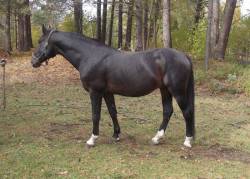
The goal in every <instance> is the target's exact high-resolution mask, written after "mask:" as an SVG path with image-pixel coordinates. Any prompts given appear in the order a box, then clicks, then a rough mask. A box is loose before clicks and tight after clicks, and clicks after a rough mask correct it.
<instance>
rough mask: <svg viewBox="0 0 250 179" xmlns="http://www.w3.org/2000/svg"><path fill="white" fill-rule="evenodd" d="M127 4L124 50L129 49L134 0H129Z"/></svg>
mask: <svg viewBox="0 0 250 179" xmlns="http://www.w3.org/2000/svg"><path fill="white" fill-rule="evenodd" d="M128 6H129V7H128V20H127V30H126V41H125V47H124V50H129V49H130V47H131V34H132V23H133V13H134V11H133V9H134V0H129V4H128Z"/></svg>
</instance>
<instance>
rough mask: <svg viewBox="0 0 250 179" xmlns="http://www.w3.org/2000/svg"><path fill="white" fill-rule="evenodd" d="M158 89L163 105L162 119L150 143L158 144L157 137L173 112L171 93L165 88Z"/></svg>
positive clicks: (161, 134) (164, 129)
mask: <svg viewBox="0 0 250 179" xmlns="http://www.w3.org/2000/svg"><path fill="white" fill-rule="evenodd" d="M160 90H161V97H162V106H163V121H162V123H161V126H160V129H159V131H158V132H157V134H156V136H155V137H154V138H152V144H159V139H161V138H162V137H163V135H164V133H165V131H166V128H167V125H168V122H169V120H170V117H171V115H172V114H173V103H172V94H171V93H170V92H169V91H168V90H167V89H166V88H161V89H160Z"/></svg>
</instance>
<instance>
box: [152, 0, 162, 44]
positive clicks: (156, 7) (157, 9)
mask: <svg viewBox="0 0 250 179" xmlns="http://www.w3.org/2000/svg"><path fill="white" fill-rule="evenodd" d="M155 1H156V2H155V17H154V35H153V36H154V47H155V48H157V39H158V38H157V34H158V30H159V25H158V24H157V21H158V19H159V15H160V4H161V0H155Z"/></svg>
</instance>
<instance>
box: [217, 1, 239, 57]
mask: <svg viewBox="0 0 250 179" xmlns="http://www.w3.org/2000/svg"><path fill="white" fill-rule="evenodd" d="M236 2H237V0H227V1H226V6H225V10H224V19H223V23H222V26H221V31H220V35H219V40H218V44H217V48H216V51H215V59H218V60H222V61H224V58H225V54H226V48H227V42H228V37H229V33H230V29H231V25H232V20H233V16H234V10H235V7H236Z"/></svg>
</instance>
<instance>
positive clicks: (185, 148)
mask: <svg viewBox="0 0 250 179" xmlns="http://www.w3.org/2000/svg"><path fill="white" fill-rule="evenodd" d="M191 148H192V147H191V146H187V145H185V144H184V145H183V146H182V147H181V149H182V150H190V149H191Z"/></svg>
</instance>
